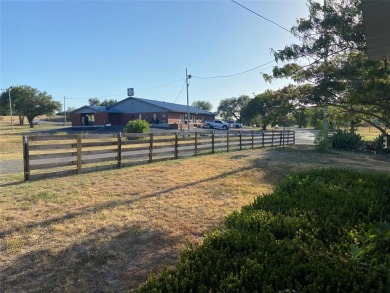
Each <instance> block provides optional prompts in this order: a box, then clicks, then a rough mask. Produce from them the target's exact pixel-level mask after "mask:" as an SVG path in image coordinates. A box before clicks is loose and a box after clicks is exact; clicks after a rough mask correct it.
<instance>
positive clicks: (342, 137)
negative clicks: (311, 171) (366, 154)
mask: <svg viewBox="0 0 390 293" xmlns="http://www.w3.org/2000/svg"><path fill="white" fill-rule="evenodd" d="M331 143H332V148H334V149H344V150H355V151H357V150H362V148H363V142H362V137H361V136H360V135H359V134H357V133H353V132H348V131H345V130H344V131H343V130H340V129H339V130H337V131H336V133H335V134H333V136H332V138H331Z"/></svg>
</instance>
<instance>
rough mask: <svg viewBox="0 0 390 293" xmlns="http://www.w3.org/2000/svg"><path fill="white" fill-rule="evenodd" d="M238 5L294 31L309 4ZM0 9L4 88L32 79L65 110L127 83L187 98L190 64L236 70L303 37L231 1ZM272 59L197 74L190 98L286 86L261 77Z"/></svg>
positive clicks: (141, 90)
mask: <svg viewBox="0 0 390 293" xmlns="http://www.w3.org/2000/svg"><path fill="white" fill-rule="evenodd" d="M237 2H239V3H241V4H243V5H245V6H246V7H248V8H250V9H252V10H254V11H256V12H257V13H259V14H261V15H263V16H265V17H267V18H269V19H271V20H273V21H275V22H277V23H279V24H280V25H282V26H284V27H286V28H288V29H289V28H291V26H292V25H294V23H295V21H296V19H297V18H301V17H307V15H308V9H307V7H306V3H305V1H304V0H288V1H287V0H285V1H274V0H273V1H263V0H259V1H237ZM0 5H1V6H0V17H1V60H0V61H1V64H0V66H1V84H0V85H1V88H2V89H5V88H8V87H9V86H16V85H29V86H32V87H35V88H37V89H39V90H41V91H43V90H45V91H47V92H48V93H49V94H50V95H52V96H53V98H54V99H55V100H58V101H60V102H61V103H63V101H64V97H66V107H67V108H68V107H76V108H78V107H81V106H83V105H87V104H88V99H89V98H92V97H96V98H100V99H101V100H104V99H111V98H113V99H117V100H118V101H119V100H121V99H124V98H126V97H127V95H126V89H127V88H129V87H133V88H134V91H135V97H140V98H146V99H154V100H164V101H166V102H176V103H180V104H186V90H185V87H183V86H184V79H185V70H186V68H188V74H191V75H193V76H194V77H195V76H197V77H210V76H217V75H230V74H235V73H238V72H242V71H246V70H248V69H251V68H254V67H256V66H259V65H261V64H264V63H267V62H268V61H271V60H273V56H272V55H271V52H270V49H271V48H273V49H282V48H283V47H284V46H286V45H289V44H292V43H295V42H298V40H297V39H295V38H294V37H293V36H292V35H291V34H289V33H288V32H286V31H284V30H282V29H281V28H279V27H277V26H276V25H274V24H272V23H270V22H267V21H265V20H264V19H262V18H260V17H258V16H256V15H254V14H252V13H250V12H248V11H247V10H244V9H243V8H241V7H240V6H238V5H237V4H235V3H233V2H231V1H229V0H221V1H196V0H193V1H184V0H183V1H87V0H84V1H55V0H52V1H50V0H49V1H4V0H1V1H0ZM273 64H275V63H273ZM273 64H269V65H266V66H264V68H259V69H257V70H254V71H252V72H249V73H246V74H243V75H239V76H236V77H233V78H221V79H197V78H191V79H190V86H189V98H190V103H192V102H193V101H195V100H207V101H210V102H211V103H212V104H213V106H214V109H213V110H216V108H217V106H218V104H219V101H220V100H221V99H223V98H230V97H234V96H235V97H237V96H239V95H242V94H247V95H252V93H254V92H256V93H258V92H262V91H264V90H266V89H268V88H273V89H275V88H279V87H281V86H282V85H284V84H286V83H287V82H286V81H278V82H274V83H272V84H269V83H266V82H265V81H264V80H263V79H262V76H261V72H267V73H269V72H271V70H272V68H271V67H270V65H273ZM173 81H176V82H174V83H171V84H169V85H167V86H161V87H157V88H154V89H149V88H152V87H155V86H158V85H162V84H166V83H169V82H173ZM182 89H183V90H182ZM181 90H182V91H181ZM180 91H181V93H180ZM179 93H180V94H179Z"/></svg>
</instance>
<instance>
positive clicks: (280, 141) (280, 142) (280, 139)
mask: <svg viewBox="0 0 390 293" xmlns="http://www.w3.org/2000/svg"><path fill="white" fill-rule="evenodd" d="M282 135H283V132H282V131H280V137H279V146H281V145H282Z"/></svg>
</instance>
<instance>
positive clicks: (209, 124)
mask: <svg viewBox="0 0 390 293" xmlns="http://www.w3.org/2000/svg"><path fill="white" fill-rule="evenodd" d="M204 127H208V128H217V129H226V130H228V129H229V128H230V125H229V124H228V123H226V122H223V121H222V120H214V121H211V122H210V121H208V122H207V121H206V122H205V124H204Z"/></svg>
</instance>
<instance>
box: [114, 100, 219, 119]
mask: <svg viewBox="0 0 390 293" xmlns="http://www.w3.org/2000/svg"><path fill="white" fill-rule="evenodd" d="M130 99H134V100H139V101H142V102H144V103H148V104H151V105H154V106H157V107H160V108H163V109H165V110H167V111H169V112H180V113H187V105H180V104H174V103H169V102H164V101H154V100H148V99H142V98H135V97H130V98H127V99H124V100H122V101H120V102H118V103H117V104H116V105H118V104H120V103H122V102H124V101H127V100H130ZM189 112H190V113H192V114H205V115H215V113H213V112H209V111H205V110H203V109H199V108H196V107H192V106H189Z"/></svg>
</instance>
